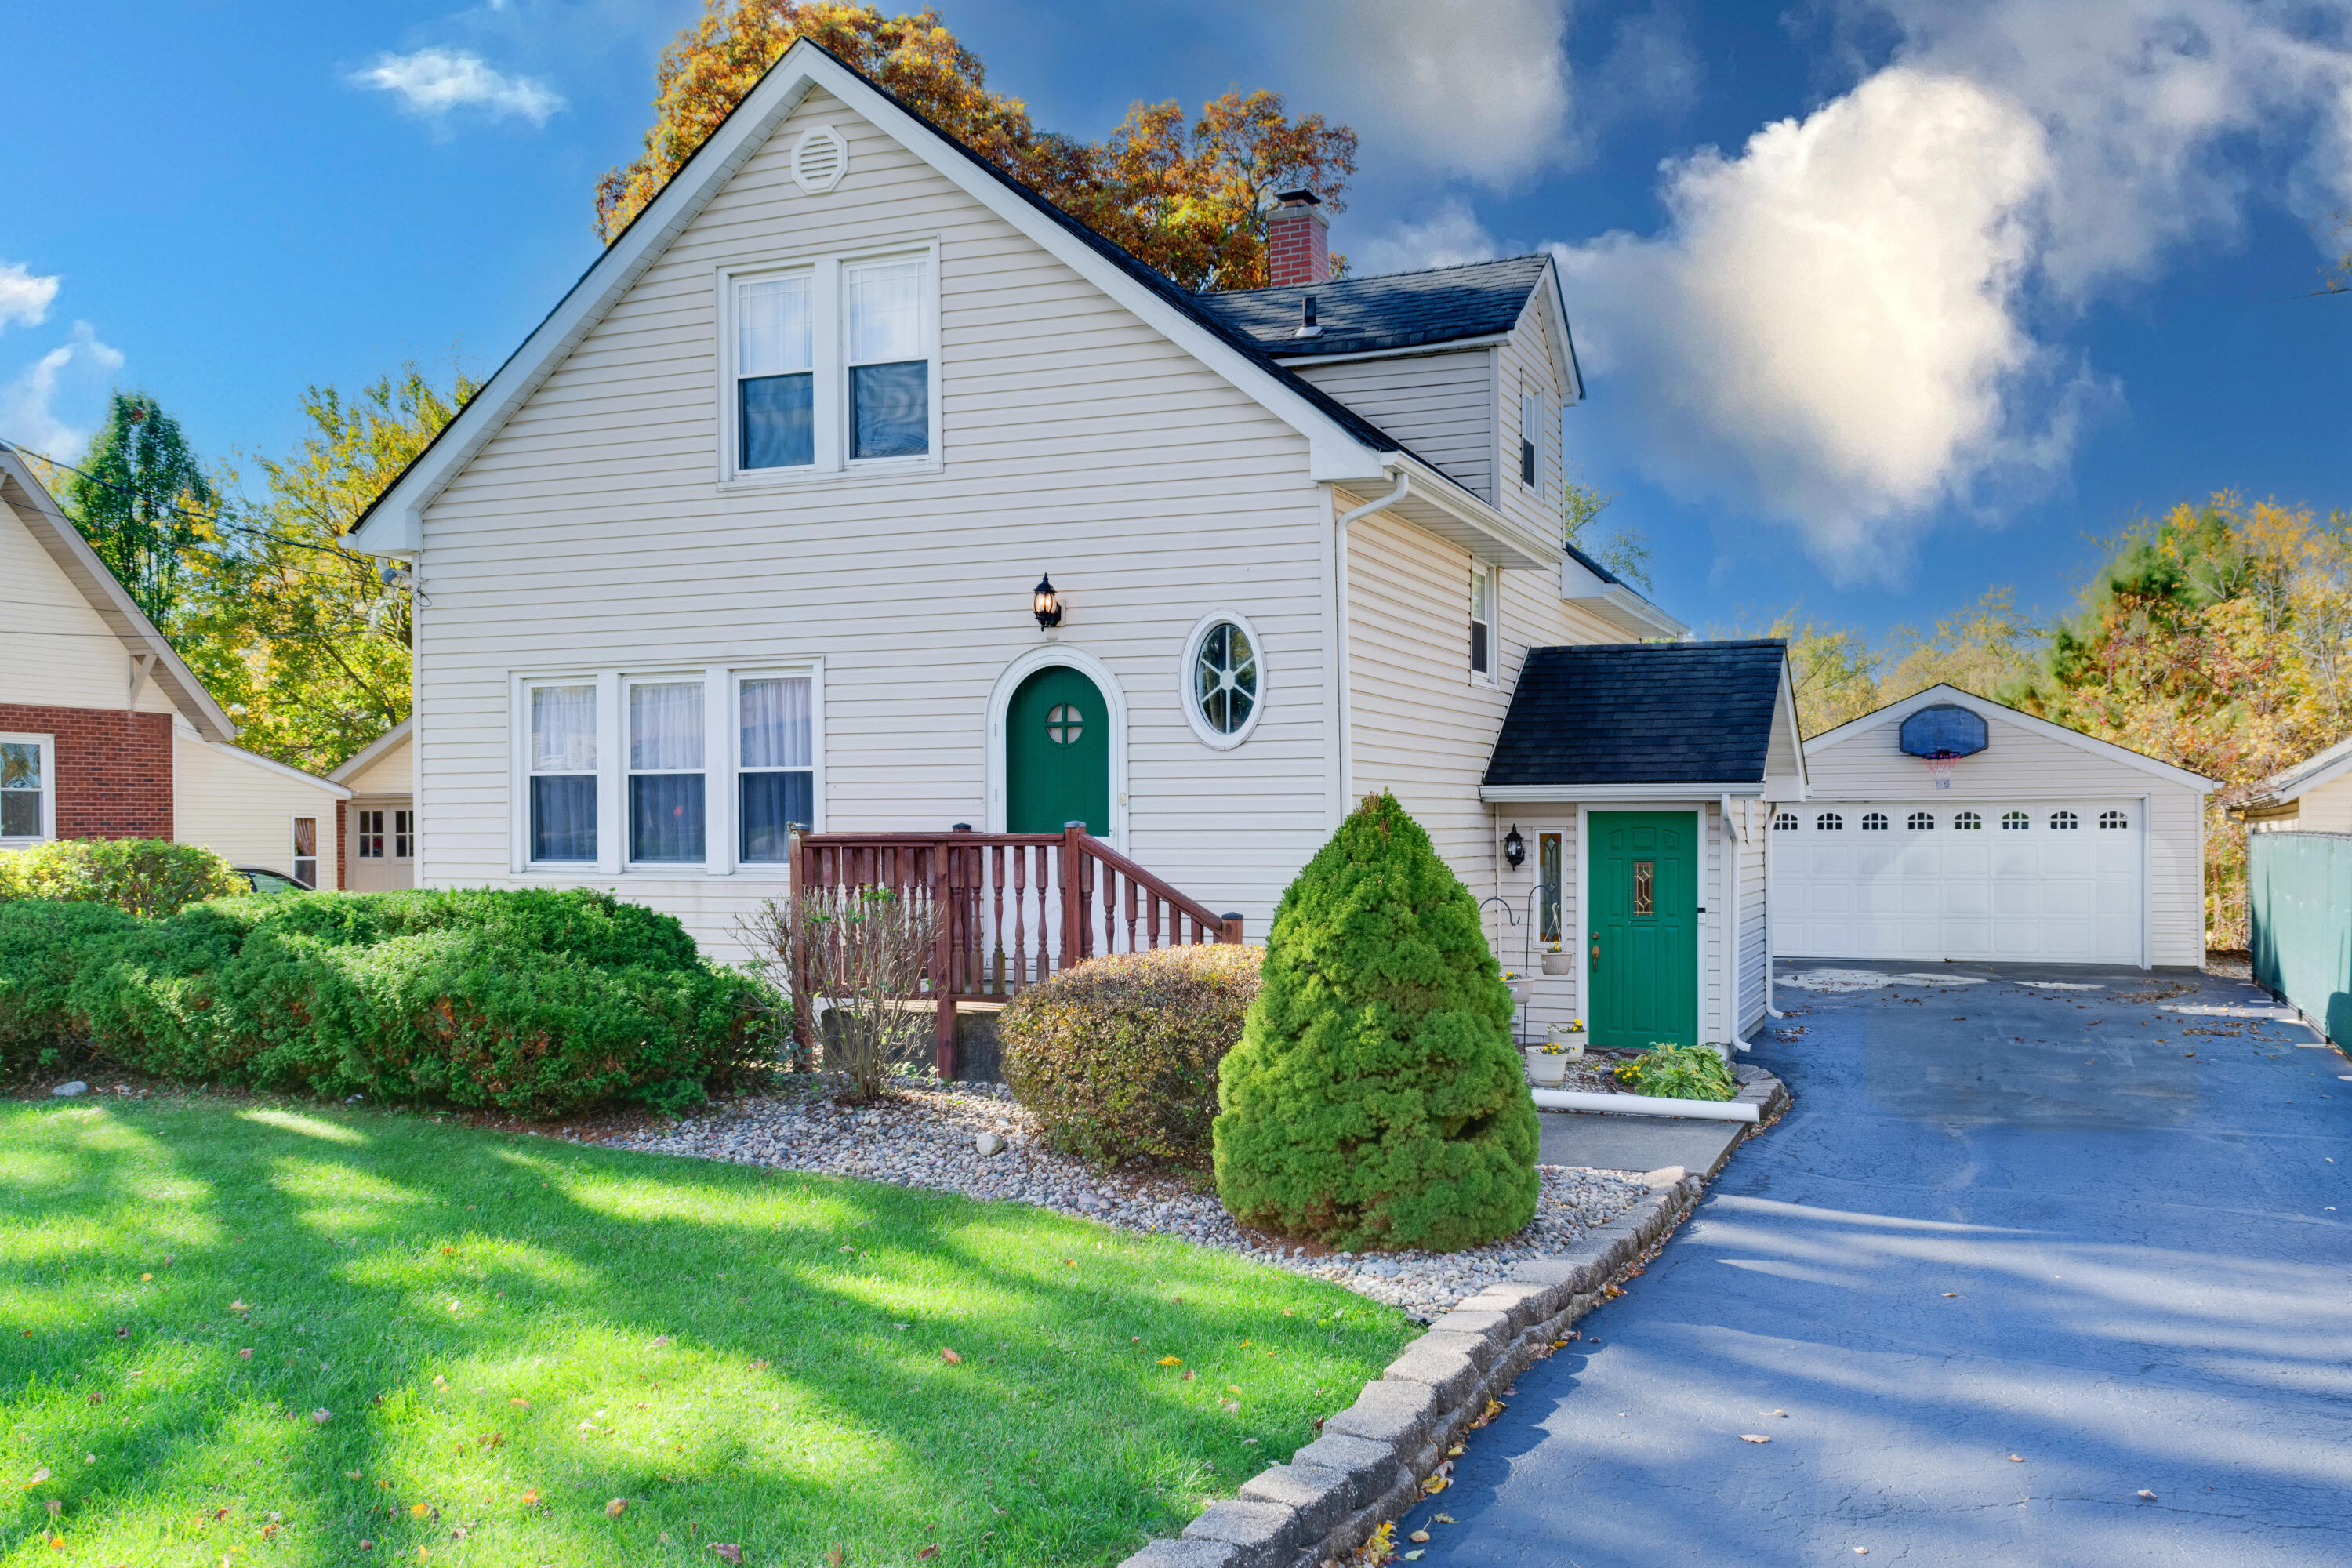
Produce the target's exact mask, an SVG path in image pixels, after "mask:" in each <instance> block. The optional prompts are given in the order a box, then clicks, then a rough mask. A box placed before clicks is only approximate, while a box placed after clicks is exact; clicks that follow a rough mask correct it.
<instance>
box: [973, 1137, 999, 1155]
mask: <svg viewBox="0 0 2352 1568" xmlns="http://www.w3.org/2000/svg"><path fill="white" fill-rule="evenodd" d="M971 1146H972V1148H973V1149H974V1150H976V1151H978V1152H980V1153H982V1154H1002V1153H1003V1152H1004V1140H1003V1138H1001V1137H999V1136H998V1135H997V1134H995V1133H993V1132H983V1133H982V1134H981V1135H980V1136H979V1137H977V1138H975V1139H973V1140H972V1141H971Z"/></svg>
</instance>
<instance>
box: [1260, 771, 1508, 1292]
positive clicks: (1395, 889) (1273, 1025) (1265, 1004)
mask: <svg viewBox="0 0 2352 1568" xmlns="http://www.w3.org/2000/svg"><path fill="white" fill-rule="evenodd" d="M1512 1013H1513V1007H1512V1003H1511V993H1510V989H1509V987H1507V985H1505V984H1503V980H1502V970H1501V968H1500V966H1498V965H1497V964H1496V962H1495V957H1494V954H1493V953H1492V952H1490V951H1488V949H1487V946H1486V936H1485V934H1484V932H1482V931H1480V929H1479V923H1478V906H1477V902H1476V900H1474V899H1472V898H1471V896H1470V890H1469V889H1466V888H1465V887H1464V886H1463V885H1462V883H1461V880H1460V879H1458V878H1456V877H1455V876H1454V872H1453V871H1452V869H1451V868H1448V867H1447V866H1446V864H1445V862H1444V860H1442V859H1440V858H1438V856H1437V852H1436V851H1435V850H1434V849H1433V848H1432V847H1430V842H1429V836H1428V835H1427V834H1426V833H1424V832H1423V831H1422V829H1421V826H1420V825H1419V824H1418V823H1416V822H1414V821H1413V820H1412V817H1411V816H1407V815H1406V814H1405V812H1404V809H1403V808H1402V806H1400V805H1397V803H1396V798H1395V797H1394V796H1393V795H1387V794H1385V793H1383V794H1381V795H1374V796H1372V797H1370V799H1367V800H1366V801H1365V802H1364V804H1363V805H1361V806H1360V807H1358V808H1357V810H1356V811H1355V812H1354V813H1353V814H1351V815H1350V816H1349V818H1348V819H1347V821H1346V822H1344V823H1342V824H1341V825H1340V826H1339V832H1338V833H1336V834H1334V835H1332V837H1331V841H1330V842H1329V843H1328V844H1326V845H1325V846H1324V847H1322V849H1321V850H1319V851H1318V853H1317V854H1316V857H1315V858H1314V859H1312V860H1310V861H1308V862H1307V868H1306V869H1305V870H1303V871H1301V872H1300V873H1299V874H1298V879H1297V881H1295V882H1293V883H1292V884H1291V885H1290V888H1289V889H1288V890H1287V891H1286V892H1285V893H1284V894H1283V895H1282V902H1281V904H1280V905H1279V906H1278V907H1277V908H1276V910H1275V916H1274V929H1273V931H1272V932H1271V933H1270V934H1269V936H1268V938H1267V941H1266V950H1265V968H1264V971H1263V979H1262V983H1261V984H1260V987H1259V990H1258V996H1257V1001H1256V1003H1255V1005H1253V1006H1252V1007H1251V1009H1250V1015H1249V1022H1248V1024H1247V1026H1246V1027H1245V1028H1244V1030H1243V1034H1242V1043H1241V1044H1240V1046H1238V1047H1235V1049H1234V1052H1233V1054H1232V1055H1231V1056H1229V1057H1227V1058H1225V1060H1224V1063H1223V1069H1222V1071H1221V1072H1220V1074H1219V1080H1220V1081H1219V1087H1218V1091H1217V1092H1218V1098H1219V1100H1220V1102H1221V1104H1222V1106H1223V1110H1222V1111H1221V1113H1220V1114H1219V1115H1218V1117H1217V1121H1216V1127H1215V1135H1214V1136H1215V1150H1216V1158H1215V1165H1216V1174H1217V1194H1218V1196H1219V1197H1221V1198H1222V1199H1223V1200H1224V1205H1225V1207H1226V1208H1227V1209H1228V1210H1229V1211H1231V1212H1232V1214H1233V1215H1234V1217H1235V1218H1237V1219H1239V1220H1241V1221H1242V1222H1243V1223H1244V1224H1245V1225H1251V1226H1257V1227H1259V1228H1261V1229H1264V1230H1269V1231H1275V1232H1277V1233H1279V1234H1282V1235H1286V1236H1298V1237H1311V1238H1313V1239H1315V1240H1318V1241H1322V1242H1326V1243H1328V1244H1329V1245H1331V1246H1333V1247H1339V1248H1342V1249H1345V1250H1349V1251H1360V1250H1364V1249H1367V1248H1377V1247H1427V1248H1429V1249H1431V1250H1433V1251H1439V1252H1448V1251H1454V1250H1456V1249H1458V1248H1461V1247H1475V1246H1476V1245H1477V1244H1479V1243H1480V1242H1484V1241H1492V1240H1495V1239H1496V1238H1497V1237H1506V1236H1510V1235H1512V1234H1514V1233H1516V1232H1517V1231H1518V1230H1519V1229H1520V1228H1521V1227H1522V1226H1525V1225H1526V1224H1527V1223H1528V1220H1530V1219H1532V1218H1533V1217H1534V1216H1535V1209H1536V1195H1537V1191H1538V1183H1537V1178H1536V1169H1535V1164H1536V1144H1537V1131H1536V1110H1535V1104H1534V1101H1533V1100H1530V1099H1529V1098H1528V1090H1527V1083H1526V1079H1525V1078H1524V1076H1523V1074H1522V1071H1521V1068H1520V1064H1519V1056H1518V1052H1517V1050H1516V1049H1515V1048H1514V1047H1513V1046H1512V1044H1511V1035H1510V1026H1511V1016H1512Z"/></svg>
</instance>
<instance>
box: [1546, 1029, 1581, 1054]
mask: <svg viewBox="0 0 2352 1568" xmlns="http://www.w3.org/2000/svg"><path fill="white" fill-rule="evenodd" d="M1549 1039H1550V1043H1551V1044H1553V1045H1555V1046H1558V1047H1559V1050H1560V1054H1559V1056H1557V1057H1555V1058H1552V1059H1553V1060H1555V1061H1563V1062H1580V1061H1582V1060H1583V1059H1584V1031H1583V1030H1581V1029H1577V1030H1573V1031H1571V1030H1570V1028H1569V1027H1568V1026H1567V1025H1565V1024H1554V1025H1553V1026H1551V1029H1550V1034H1549Z"/></svg>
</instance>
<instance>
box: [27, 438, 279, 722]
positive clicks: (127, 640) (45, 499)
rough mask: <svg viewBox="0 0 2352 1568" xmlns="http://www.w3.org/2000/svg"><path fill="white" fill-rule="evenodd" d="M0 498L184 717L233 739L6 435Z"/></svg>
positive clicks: (207, 696) (191, 675) (209, 698)
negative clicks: (144, 667) (140, 660)
mask: <svg viewBox="0 0 2352 1568" xmlns="http://www.w3.org/2000/svg"><path fill="white" fill-rule="evenodd" d="M0 500H5V502H6V503H7V505H8V510H11V511H13V512H14V513H16V516H17V517H19V518H21V519H22V520H23V521H24V523H25V527H26V531H28V532H30V533H31V534H32V536H33V539H34V541H35V542H37V543H38V544H39V545H40V547H41V549H42V550H43V552H46V553H47V556H48V558H49V559H50V560H51V561H54V562H56V563H57V566H58V571H60V572H62V573H64V574H66V580H67V581H68V582H69V583H71V584H73V585H74V587H75V589H76V590H77V591H78V592H79V593H80V595H81V596H82V599H83V601H84V602H85V603H87V604H88V605H89V607H90V608H91V610H93V611H95V612H96V613H97V616H98V618H99V619H100V620H101V621H103V622H105V623H106V629H107V630H109V631H110V632H112V633H113V634H114V635H115V636H116V637H119V638H120V639H121V642H122V646H123V648H124V650H125V651H127V652H128V653H129V654H130V655H131V658H136V659H144V660H146V661H147V670H146V678H147V679H150V680H152V681H153V682H154V683H155V684H156V685H157V686H159V687H161V688H163V695H164V696H166V697H168V698H170V699H171V700H172V706H173V707H174V708H176V709H178V710H179V712H180V717H182V718H183V719H185V720H186V721H188V722H189V723H191V724H193V725H194V726H195V728H196V731H197V732H198V733H199V734H202V735H203V736H204V737H205V739H206V740H208V741H220V742H229V741H233V740H235V739H236V725H235V724H234V723H232V722H231V721H230V720H229V716H228V715H227V714H226V712H224V711H223V710H222V709H221V705H220V704H219V703H217V702H215V701H214V700H213V694H212V693H211V692H209V691H207V690H205V683H204V682H203V681H201V680H199V679H196V672H195V671H194V670H193V669H190V668H188V666H187V662H186V661H185V660H184V659H183V658H181V657H180V656H179V654H178V653H176V652H175V651H173V647H172V645H171V644H170V643H168V642H166V641H164V640H163V633H162V632H160V631H157V630H156V629H155V623H154V622H152V621H151V620H149V619H148V618H147V612H146V611H144V610H142V609H141V608H140V607H139V604H138V601H137V600H135V599H133V598H131V595H130V594H129V593H127V592H125V591H124V589H123V586H122V584H120V583H118V582H116V581H115V580H114V574H113V573H112V572H110V571H109V570H108V569H107V565H106V563H105V562H103V561H101V560H100V559H99V558H98V552H97V551H95V550H92V549H91V548H90V547H89V541H88V540H86V539H84V538H83V537H82V536H81V530H79V529H78V528H76V527H75V526H74V525H73V521H72V520H71V519H70V518H68V517H67V516H66V514H65V512H64V511H63V510H60V509H59V508H58V502H57V498H56V497H55V496H52V495H51V494H49V491H48V487H47V486H46V485H44V484H42V483H41V481H40V480H39V479H37V477H36V476H35V475H34V473H33V470H32V469H31V468H29V467H28V466H27V465H26V462H25V459H24V458H23V457H22V456H21V455H19V454H18V452H17V450H16V447H12V446H10V445H9V444H8V443H7V442H5V441H0Z"/></svg>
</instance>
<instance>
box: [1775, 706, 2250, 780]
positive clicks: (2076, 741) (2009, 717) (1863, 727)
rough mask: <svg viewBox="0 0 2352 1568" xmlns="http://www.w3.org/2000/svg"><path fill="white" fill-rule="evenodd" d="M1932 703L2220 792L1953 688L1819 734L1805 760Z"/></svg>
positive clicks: (2122, 749)
mask: <svg viewBox="0 0 2352 1568" xmlns="http://www.w3.org/2000/svg"><path fill="white" fill-rule="evenodd" d="M1937 702H1957V703H1958V704H1959V706H1961V707H1963V708H1966V709H1968V710H1970V711H1971V712H1974V713H1978V714H1980V715H1982V716H1983V717H1984V718H1986V719H1989V720H1992V721H1996V722H1999V723H2003V724H2008V725H2010V726H2011V727H2012V728H2015V729H2019V730H2022V731H2026V732H2027V733H2029V734H2035V735H2042V736H2044V737H2046V738H2048V739H2050V740H2053V741H2060V742H2064V743H2065V744H2067V745H2069V746H2073V747H2074V748H2075V749H2076V750H2078V751H2084V752H2090V753H2091V754H2092V755H2093V756H2095V757H2105V758H2106V759H2107V760H2108V761H2110V762H2117V763H2125V764H2126V765H2127V766H2130V767H2135V768H2137V769H2139V770H2140V771H2141V772H2142V773H2153V774H2155V775H2156V776H2157V777H2158V778H2161V779H2166V780H2168V781H2169V782H2171V783H2173V784H2187V785H2188V786H2189V788H2191V789H2194V790H2196V791H2197V792H2198V793H2199V794H2200V795H2203V794H2209V793H2210V792H2211V791H2213V790H2215V789H2218V788H2220V787H2221V786H2220V785H2218V784H2215V783H2214V782H2213V781H2212V780H2211V779H2209V778H2207V777H2206V776H2205V775H2204V774H2203V773H2190V772H2189V770H2188V769H2187V768H2180V767H2175V766H2173V765H2172V764H2171V763H2166V762H2159V761H2158V760H2157V759H2156V758H2154V757H2151V756H2149V755H2148V754H2147V752H2135V751H2133V750H2132V749H2131V748H2130V747H2129V746H2118V745H2116V743H2115V742H2113V741H2102V740H2100V739H2099V738H2098V737H2097V736H2096V735H2085V734H2084V733H2083V731H2080V730H2069V729H2068V728H2066V726H2065V725H2063V724H2053V723H2052V722H2051V721H2049V720H2047V719H2038V718H2036V717H2034V716H2033V715H2032V714H2031V713H2028V712H2025V711H2023V710H2021V709H2016V708H2011V707H2010V706H2009V705H2008V704H2007V703H2004V702H1995V701H1994V700H1992V699H1991V698H1990V697H1979V696H1978V695H1977V694H1976V693H1975V692H1973V691H1963V690H1962V689H1960V688H1958V687H1957V686H1948V685H1940V684H1939V685H1936V686H1931V687H1929V688H1927V690H1925V691H1915V692H1913V693H1912V694H1911V695H1910V696H1908V697H1906V698H1905V699H1903V700H1901V701H1900V702H1890V703H1888V704H1887V705H1886V706H1885V707H1884V708H1878V709H1874V710H1871V711H1870V712H1867V713H1865V714H1864V715H1863V716H1862V717H1861V718H1859V719H1849V720H1847V721H1845V722H1844V723H1843V724H1841V725H1839V726H1838V727H1837V728H1836V729H1834V730H1824V731H1822V732H1821V733H1820V734H1818V735H1816V736H1814V737H1813V738H1812V739H1811V740H1810V741H1807V742H1805V755H1806V756H1808V757H1811V756H1812V755H1813V754H1814V753H1816V752H1822V751H1826V750H1828V749H1829V748H1830V747H1832V746H1840V745H1843V744H1844V743H1845V742H1848V741H1851V740H1853V738H1854V737H1855V736H1857V735H1862V734H1866V733H1869V732H1870V731H1875V730H1881V729H1884V728H1885V727H1886V726H1887V725H1889V724H1895V725H1899V724H1901V723H1902V722H1903V721H1904V720H1906V719H1907V718H1909V717H1910V716H1911V715H1912V714H1913V713H1915V712H1916V711H1918V710H1920V709H1922V708H1926V707H1929V706H1932V705H1933V704H1935V703H1937Z"/></svg>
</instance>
